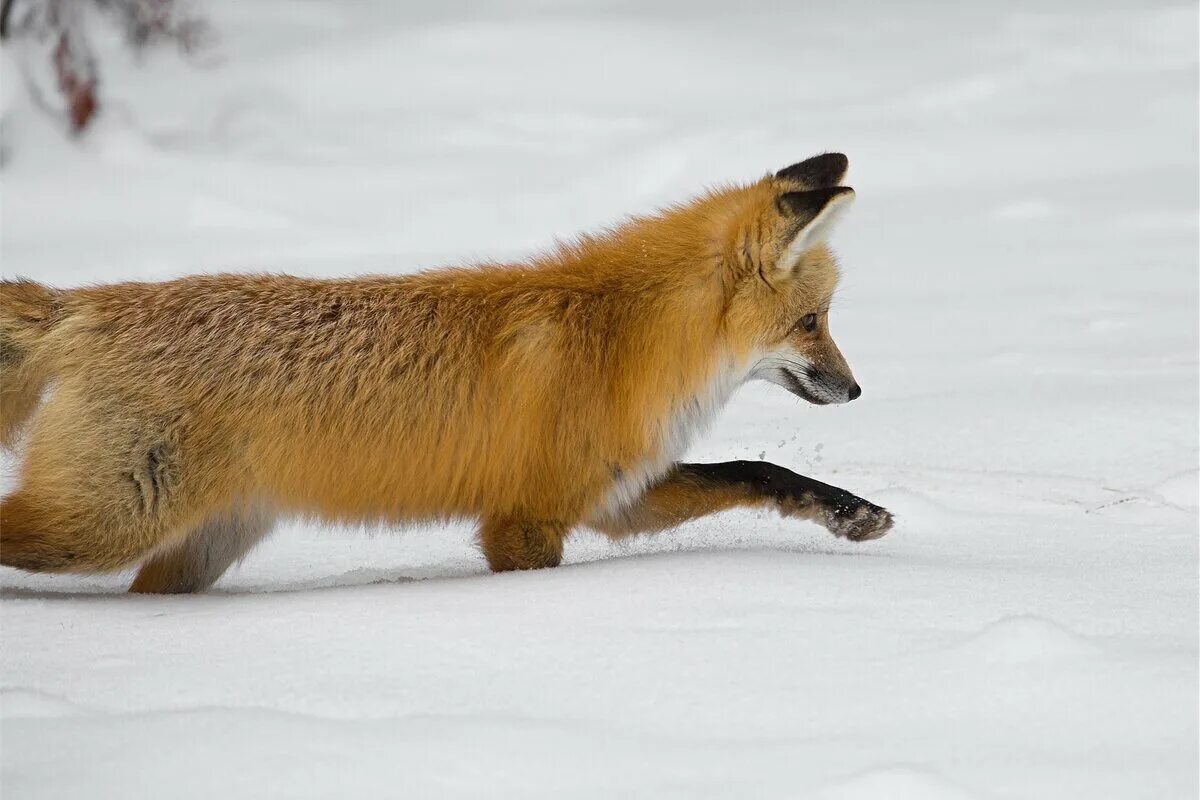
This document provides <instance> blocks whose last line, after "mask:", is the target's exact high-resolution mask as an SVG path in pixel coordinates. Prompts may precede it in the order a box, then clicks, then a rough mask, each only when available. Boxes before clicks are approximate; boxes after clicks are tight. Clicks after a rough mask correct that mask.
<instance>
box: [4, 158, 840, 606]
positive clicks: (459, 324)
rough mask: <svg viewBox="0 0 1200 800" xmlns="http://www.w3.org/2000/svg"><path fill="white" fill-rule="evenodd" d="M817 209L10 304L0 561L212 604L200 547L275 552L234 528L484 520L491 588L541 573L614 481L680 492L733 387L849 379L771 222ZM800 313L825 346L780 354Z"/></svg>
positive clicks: (689, 220)
mask: <svg viewBox="0 0 1200 800" xmlns="http://www.w3.org/2000/svg"><path fill="white" fill-rule="evenodd" d="M805 163H808V162H805ZM838 177H840V175H839V176H838ZM835 183H836V182H835ZM810 188H811V187H809V186H806V185H804V180H803V177H800V178H796V177H794V176H793V177H788V176H785V174H784V173H780V176H773V177H768V178H764V179H762V180H760V181H758V182H756V183H753V184H750V185H748V186H740V187H729V188H724V189H720V190H717V191H713V192H711V193H709V194H707V195H705V196H703V197H701V198H699V199H698V200H695V201H693V202H691V203H688V204H684V205H679V206H676V207H673V208H670V209H668V210H666V211H663V212H661V213H660V214H657V215H654V216H650V217H645V218H639V219H634V220H631V221H629V222H627V223H625V224H623V225H621V226H620V227H618V228H615V229H613V230H611V231H608V232H606V233H604V234H601V235H598V236H584V237H581V238H580V239H579V240H578V241H577V242H575V243H574V244H570V245H565V246H561V247H559V248H558V249H556V250H555V251H554V252H552V253H550V254H547V255H544V256H541V257H538V258H535V259H532V260H531V261H529V262H527V263H523V264H513V265H499V264H484V265H480V266H476V267H472V268H459V269H443V270H437V271H430V272H425V273H420V274H416V275H411V276H403V277H369V278H361V279H355V280H307V279H301V278H292V277H285V276H274V275H258V276H250V275H218V276H208V277H191V278H184V279H180V280H175V281H169V282H164V283H123V284H115V285H107V286H98V287H89V288H81V289H74V290H70V291H62V292H56V291H52V290H48V289H45V288H44V287H40V286H38V285H36V284H32V283H29V282H5V283H4V284H3V286H2V288H0V355H3V358H0V365H3V366H2V368H3V370H4V372H3V387H4V391H3V394H2V395H0V397H3V398H4V401H3V404H0V413H2V414H3V417H2V419H0V425H2V430H3V431H5V432H6V439H5V441H6V443H9V444H11V443H12V442H13V441H14V439H15V435H16V434H15V432H16V431H18V430H20V429H22V427H23V425H24V423H25V421H26V419H27V418H29V417H31V416H32V424H31V425H30V426H29V427H28V432H27V436H26V441H25V443H24V444H25V453H24V460H23V463H22V467H21V473H20V483H19V486H18V488H17V490H16V492H14V493H13V494H12V495H11V496H9V497H7V498H5V499H4V502H3V507H2V509H0V526H2V527H0V561H3V563H5V564H10V565H15V566H18V567H21V568H24V569H33V570H50V571H91V570H108V569H116V568H119V567H122V566H125V565H127V564H130V563H133V562H136V561H138V560H140V559H143V558H146V557H147V556H153V558H152V560H151V562H150V563H149V564H148V565H147V568H146V569H145V570H144V572H143V576H142V577H140V578H139V582H138V584H137V586H136V587H135V588H140V589H141V590H148V591H164V590H169V589H170V587H172V586H174V587H183V588H182V589H179V590H191V589H194V588H203V586H204V585H207V584H208V583H211V581H212V580H215V577H202V578H196V575H198V574H200V572H202V570H199V569H198V568H197V567H196V566H195V565H196V563H197V561H198V559H201V558H209V557H210V555H211V553H210V550H209V549H205V548H209V546H210V544H211V543H213V542H218V541H223V540H222V537H227V536H234V537H235V538H236V539H237V542H238V543H237V546H231V545H228V544H227V543H226V545H224V546H223V550H222V553H221V555H220V558H219V559H217V561H218V562H219V561H221V560H224V561H225V562H226V563H225V566H227V565H228V563H231V562H232V561H233V560H236V558H237V557H239V556H240V555H241V554H244V552H245V551H246V550H248V549H249V547H251V546H253V543H254V542H255V541H257V540H258V538H259V537H261V535H264V534H265V532H266V530H267V528H269V525H267V524H265V523H264V524H259V523H256V524H254V525H250V526H245V525H242V521H243V520H245V519H248V518H253V519H255V520H262V519H268V518H270V517H271V516H273V515H275V514H279V513H288V514H294V513H299V514H312V515H317V516H319V517H322V518H325V519H330V520H338V521H352V522H354V521H376V520H382V521H391V522H400V521H409V520H420V519H430V518H440V519H446V518H460V517H476V518H481V519H482V520H483V524H482V539H483V547H484V551H485V553H486V554H487V555H488V558H489V562H490V563H491V564H492V566H493V567H494V568H496V569H510V568H523V567H531V566H546V565H552V564H556V563H557V562H558V559H559V558H560V556H561V551H562V540H563V538H564V537H565V536H566V535H567V533H568V532H569V531H570V530H571V528H573V527H575V526H577V525H579V524H582V523H587V522H588V521H592V520H602V519H603V518H604V517H605V514H606V513H609V512H611V511H613V510H614V509H613V508H611V507H610V506H611V497H610V495H611V492H612V491H613V486H614V481H616V480H618V479H619V478H621V477H622V476H624V477H625V478H628V479H629V480H630V481H631V483H630V486H631V487H632V488H630V489H629V491H630V492H632V494H633V495H634V497H631V498H630V502H633V501H634V500H635V499H636V495H637V493H638V491H639V489H643V488H645V486H647V485H649V484H650V483H652V482H653V481H655V480H656V479H658V478H661V477H662V476H663V475H664V474H666V473H667V472H668V470H670V468H671V465H672V463H673V461H674V459H675V458H677V457H678V456H680V455H681V453H680V452H676V450H677V447H678V444H679V442H677V441H675V438H678V437H675V436H674V434H672V433H671V431H672V430H673V429H672V425H673V424H674V423H673V420H674V419H675V418H676V417H677V415H679V414H680V413H682V412H681V410H682V409H687V408H688V407H689V405H690V404H695V403H697V402H698V401H697V398H698V397H700V396H701V395H703V394H704V393H706V392H709V391H710V388H709V387H711V386H712V385H713V384H714V382H718V381H719V380H720V379H721V376H722V374H723V373H725V372H731V373H735V377H736V376H737V375H740V376H741V377H742V378H744V377H745V376H746V375H748V374H749V372H750V371H751V370H752V369H753V368H754V367H755V365H756V364H757V363H759V361H760V359H761V358H762V356H763V355H764V354H766V353H770V352H773V351H775V350H777V349H778V348H779V347H780V346H781V344H786V345H787V346H788V347H791V348H792V350H793V351H794V352H800V353H803V354H804V358H805V360H806V361H807V362H808V363H811V364H814V365H817V367H819V368H821V369H825V370H827V371H828V372H829V374H830V375H834V376H835V378H836V379H837V380H843V379H844V380H846V381H852V379H851V378H849V369H848V368H847V367H846V366H845V361H844V360H843V359H842V358H841V355H840V353H838V352H837V348H836V346H835V345H834V344H833V341H832V339H830V338H829V335H828V328H827V325H826V324H824V320H825V319H826V315H827V311H828V302H829V297H830V295H831V294H832V292H833V289H834V287H835V284H836V280H837V271H836V267H835V264H834V261H833V257H832V255H831V254H830V253H829V251H828V250H827V248H826V247H825V245H824V244H823V241H822V242H816V243H814V245H813V246H812V247H811V248H808V249H807V250H806V251H805V252H803V253H802V254H800V256H799V259H798V261H797V262H796V263H794V264H786V265H785V264H784V263H783V261H784V260H785V259H789V258H790V256H789V255H788V247H789V244H790V243H792V242H793V241H795V240H796V239H797V237H798V236H799V235H800V234H799V233H798V230H803V229H804V227H805V226H806V225H807V224H809V223H811V222H812V220H807V221H806V219H805V217H804V212H803V211H801V212H794V211H793V210H791V209H789V208H788V206H787V204H786V203H781V202H780V197H781V195H782V194H785V193H787V192H803V191H805V190H806V189H810ZM805 196H807V195H805ZM818 205H819V204H818ZM819 211H820V208H819V207H818V206H814V212H813V213H814V214H815V213H817V212H819ZM810 216H811V215H810ZM808 313H816V314H818V315H819V317H820V319H821V320H822V324H821V326H820V330H819V331H817V332H814V333H808V332H805V331H802V330H797V329H796V327H795V326H796V321H797V319H799V318H800V317H801V316H803V315H804V314H808ZM47 381H51V382H52V383H51V390H50V392H49V396H48V399H47V400H46V402H45V403H44V404H43V405H42V407H41V408H40V410H37V413H36V414H34V410H35V406H36V398H37V397H38V396H39V395H41V393H42V391H43V388H44V387H45V386H46V384H47ZM736 382H737V381H735V383H736ZM31 398H32V399H31ZM630 476H632V477H630ZM606 498H608V501H606ZM606 502H609V503H610V506H606ZM626 505H628V503H626ZM720 505H721V504H719V503H718V504H716V505H714V508H716V507H718V506H720ZM606 508H607V509H608V511H606ZM214 520H226V522H225V523H222V524H216V523H214ZM598 524H599V523H598ZM600 526H601V527H603V525H602V524H601V525H600ZM231 530H233V531H235V532H236V534H230V533H229V531H231ZM246 531H252V532H253V535H251V534H250V533H247V532H246ZM189 543H190V545H189ZM189 546H191V548H192V551H193V552H192V554H191V555H188V553H189V550H188V547H189ZM197 548H198V549H197ZM197 553H198V554H197ZM223 568H224V567H223V566H221V567H220V569H223ZM211 571H212V568H211V567H210V568H208V569H207V572H211ZM217 574H218V575H219V571H218V572H217Z"/></svg>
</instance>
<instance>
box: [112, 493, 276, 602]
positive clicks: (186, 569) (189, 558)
mask: <svg viewBox="0 0 1200 800" xmlns="http://www.w3.org/2000/svg"><path fill="white" fill-rule="evenodd" d="M273 525H274V519H273V518H272V516H271V515H270V514H268V513H266V512H264V511H262V510H259V509H239V510H236V511H227V512H225V513H222V514H217V515H214V516H213V517H211V518H209V519H208V520H207V521H205V522H204V523H203V524H201V525H200V527H198V528H197V529H196V530H194V531H192V532H191V533H190V534H188V535H187V537H185V538H184V539H183V540H182V541H179V542H175V543H172V544H169V545H167V546H166V547H164V548H162V549H160V550H159V551H157V552H155V553H154V555H152V556H151V557H150V559H149V560H148V561H146V563H145V564H143V565H142V568H141V570H140V571H139V572H138V574H137V578H135V579H134V581H133V585H131V586H130V587H129V591H131V592H137V593H144V594H184V593H189V592H202V591H204V590H205V589H207V588H208V587H210V586H212V585H213V584H214V583H216V581H217V579H218V578H220V577H221V575H222V574H224V572H225V570H227V569H228V568H229V567H230V566H231V565H232V564H233V563H234V562H236V561H238V560H240V559H241V558H242V557H243V556H245V555H246V553H248V552H250V550H251V549H252V548H253V547H254V546H255V545H256V544H258V543H259V542H260V541H262V540H263V538H265V537H266V536H267V534H269V533H270V532H271V528H272V527H273Z"/></svg>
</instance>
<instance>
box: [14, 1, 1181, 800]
mask: <svg viewBox="0 0 1200 800" xmlns="http://www.w3.org/2000/svg"><path fill="white" fill-rule="evenodd" d="M778 5H784V4H778ZM786 6H787V7H786V9H781V8H776V7H773V5H767V4H761V5H759V4H747V3H736V4H731V3H704V2H682V0H679V1H677V2H669V3H654V4H648V3H628V2H587V3H583V2H577V3H556V4H550V3H543V2H537V1H536V0H529V2H524V3H519V4H505V5H504V6H501V5H499V4H495V3H487V4H484V3H473V2H467V1H465V0H456V1H455V2H448V3H440V4H430V5H429V6H428V7H414V8H407V7H401V5H400V4H398V3H394V2H391V0H374V1H373V2H350V0H342V1H341V2H335V1H334V0H323V1H322V2H316V1H315V0H309V1H307V2H298V1H297V0H291V1H289V2H284V1H283V0H272V1H271V2H246V1H245V0H243V1H242V2H237V0H222V2H219V3H216V2H214V3H212V4H211V8H212V11H211V14H212V19H213V21H214V23H215V24H216V27H217V29H218V30H219V32H220V33H221V35H222V37H223V38H222V42H221V45H220V48H219V50H218V52H216V53H214V54H211V55H210V56H208V57H207V58H206V59H205V60H204V63H203V64H202V65H201V67H200V68H199V69H197V68H195V67H193V66H188V65H186V64H184V63H182V62H180V61H179V59H177V58H176V57H175V56H174V55H171V54H169V53H168V54H156V55H153V56H151V58H150V59H149V60H148V63H147V64H145V65H143V66H140V67H139V66H138V65H136V64H132V63H129V62H128V61H127V60H126V59H124V57H123V56H121V55H120V53H119V49H118V48H117V45H116V43H115V42H114V41H108V40H106V41H105V42H104V43H103V50H104V53H105V56H104V59H105V60H104V62H103V64H102V66H103V68H104V70H105V71H104V79H105V84H104V92H105V96H106V98H107V101H108V105H107V109H106V114H105V116H104V117H103V118H102V120H101V121H100V124H99V125H98V127H97V128H96V129H95V130H94V131H93V133H92V135H91V136H90V137H89V138H88V139H87V140H86V141H85V142H83V143H82V144H81V145H80V146H78V147H77V146H75V145H71V144H67V143H66V142H64V141H63V139H62V137H61V136H59V135H58V133H57V132H56V131H55V130H54V129H53V128H52V127H51V126H50V125H49V124H48V123H47V122H46V121H45V120H44V119H42V118H41V117H39V116H38V115H37V114H35V113H33V112H32V111H31V110H30V109H29V107H28V101H26V100H23V99H22V98H21V97H19V91H17V89H19V86H16V87H15V88H14V84H15V80H14V76H13V71H12V66H11V61H6V63H5V74H4V84H5V87H4V94H5V97H6V99H5V103H6V104H9V105H11V107H12V115H11V119H10V120H9V121H8V122H7V123H6V126H7V129H6V134H5V135H6V136H8V137H9V139H10V145H11V149H10V152H9V157H10V161H9V162H8V163H7V164H6V166H5V167H4V169H3V171H0V185H2V187H3V200H4V206H3V230H2V232H3V239H2V246H3V253H2V254H3V271H4V273H5V274H6V275H16V274H20V275H26V276H30V277H34V278H37V279H41V280H45V281H49V282H52V283H55V284H58V285H63V286H69V285H74V284H78V283H83V282H90V281H97V280H116V279H129V278H162V277H167V276H173V275H180V274H185V273H189V272H197V271H216V270H231V269H233V270H254V269H269V270H274V271H287V272H293V273H300V274H310V275H347V274H355V273H362V272H371V271H390V272H407V271H411V270H416V269H419V268H422V267H427V266H433V265H438V264H448V263H461V262H463V261H465V260H470V259H473V258H481V257H488V258H500V257H516V256H520V255H521V254H526V253H529V252H532V251H534V250H536V249H538V248H540V247H544V246H545V245H547V244H548V243H549V242H550V241H551V239H552V238H553V237H565V236H570V235H571V234H572V233H574V232H577V231H580V230H588V229H595V228H597V227H599V226H601V225H604V224H606V223H609V222H611V221H613V220H616V219H618V218H620V217H621V216H622V215H623V214H626V213H630V212H635V211H646V210H650V209H653V208H654V207H656V206H658V205H661V204H663V203H667V202H671V201H674V200H677V199H680V198H683V197H686V196H689V195H691V194H693V193H696V192H698V191H699V190H700V189H701V188H702V187H704V186H706V185H709V184H712V183H716V182H720V181H726V180H738V179H753V178H756V177H758V176H759V175H761V174H763V173H765V172H766V171H768V170H773V169H777V168H779V167H782V166H785V165H787V164H789V163H791V162H793V161H796V160H799V159H801V158H804V157H806V156H808V155H812V154H814V153H817V152H821V151H823V150H841V151H844V152H846V153H848V154H849V155H850V156H851V162H852V172H851V178H852V180H851V181H850V182H851V183H852V185H854V186H855V188H856V189H857V191H858V198H859V200H858V203H857V204H856V207H855V209H854V211H853V213H852V214H851V215H850V216H849V218H848V219H847V221H846V223H845V224H844V225H843V226H842V228H841V229H840V230H839V232H838V235H837V237H836V245H837V246H838V249H839V250H840V252H841V255H842V257H843V261H844V265H845V273H846V275H845V282H844V286H843V289H842V292H841V294H840V297H839V300H838V303H837V305H836V308H835V311H834V317H833V319H834V326H835V327H834V330H835V333H836V335H837V337H838V340H839V343H840V344H841V346H842V349H843V350H844V351H845V353H846V354H847V356H848V358H849V360H850V363H851V364H852V366H853V367H854V368H855V371H856V374H857V376H858V378H859V381H860V383H861V384H862V385H863V387H864V394H863V397H862V399H861V400H858V401H857V402H854V403H852V404H849V405H847V406H842V407H836V408H815V407H810V406H806V405H804V404H802V403H801V402H800V401H798V400H796V399H795V398H793V397H792V396H790V395H788V394H786V393H784V392H782V391H781V390H778V389H776V388H774V387H771V386H767V385H753V386H748V387H746V388H744V389H742V390H741V391H740V392H739V393H738V394H737V395H736V396H735V398H734V400H733V402H732V403H731V404H730V405H729V407H728V408H727V410H726V412H725V413H724V414H723V415H722V416H721V418H720V419H719V421H718V422H717V424H716V426H715V427H714V429H713V430H712V431H711V433H710V435H708V436H707V437H706V438H704V439H703V440H702V441H700V442H699V443H698V444H697V445H696V447H695V448H694V451H693V452H692V453H691V457H692V459H693V460H725V459H728V458H734V457H743V458H745V457H749V458H758V457H764V458H768V459H771V460H775V461H778V462H780V463H782V464H785V465H787V466H789V467H792V468H795V469H798V470H800V471H802V472H805V473H806V474H810V475H813V476H814V477H817V478H819V479H821V480H825V481H830V482H833V483H836V484H838V485H842V486H845V487H846V488H848V489H850V490H852V491H855V492H858V493H861V494H863V495H864V496H866V497H868V498H870V499H872V500H875V501H877V502H880V503H882V504H885V505H887V506H888V507H889V508H891V509H892V510H893V511H894V512H896V513H897V515H898V517H899V523H898V525H897V528H896V530H895V531H894V532H893V533H892V534H891V535H889V536H888V537H886V538H885V539H883V540H880V541H878V542H872V543H868V544H864V545H855V544H852V543H847V542H843V541H839V540H835V539H833V538H832V537H830V536H828V535H827V534H825V533H824V532H823V531H822V530H820V529H818V528H816V527H815V526H812V525H808V524H803V523H797V522H795V521H790V522H784V521H780V520H778V519H776V518H774V517H772V516H769V515H758V514H751V513H731V514H727V515H724V516H721V517H718V518H713V519H708V520H703V521H699V522H696V523H694V524H691V525H688V526H687V527H686V528H684V529H682V530H679V531H678V532H673V533H669V534H663V535H659V536H655V537H648V538H644V539H639V540H636V541H634V542H631V543H629V544H627V545H624V546H614V545H610V544H609V543H607V542H606V541H604V540H602V539H599V538H597V537H593V536H591V535H579V536H577V537H576V538H575V539H573V540H572V541H571V542H570V544H569V545H568V548H567V554H566V565H565V566H563V567H561V568H559V569H556V570H548V571H542V572H537V573H529V574H507V575H500V576H491V575H488V574H487V573H486V570H485V568H484V563H483V560H482V557H481V556H480V554H479V552H478V551H477V549H475V548H474V546H473V544H472V533H471V531H470V529H469V528H468V527H466V526H447V527H436V528H418V529H413V530H407V531H403V532H390V531H389V532H378V531H376V532H362V531H349V530H341V529H331V528H328V527H324V526H321V525H317V524H310V523H301V522H296V523H293V524H290V525H287V526H285V527H284V528H283V529H281V530H280V531H279V533H278V534H277V535H276V536H275V537H274V538H273V539H272V540H270V541H269V542H268V543H266V544H265V545H264V546H262V547H261V548H260V549H258V550H257V551H255V552H254V553H253V554H251V556H250V557H249V558H248V559H247V560H246V561H245V562H244V563H243V564H242V565H241V566H240V567H238V568H236V569H235V570H233V571H231V572H230V573H229V574H228V575H227V576H226V577H225V578H224V579H222V581H221V582H220V583H219V584H218V586H217V588H216V589H215V590H214V591H213V592H211V593H209V594H207V595H203V596H193V597H169V598H164V597H130V596H125V595H123V594H120V592H121V590H122V589H123V587H124V586H125V585H126V583H127V581H128V579H129V576H128V575H123V576H102V577H88V578H69V577H35V576H28V575H24V574H20V573H17V572H14V571H11V570H5V571H4V572H3V573H2V574H0V581H2V584H3V590H2V602H0V609H2V616H0V623H2V653H0V683H2V694H0V717H2V718H0V734H2V741H0V747H2V754H0V766H2V769H3V772H2V787H3V794H4V797H5V798H6V800H8V798H18V797H20V798H28V797H45V798H68V797H89V798H97V797H145V796H154V797H173V798H187V797H229V798H232V797H247V798H258V797H271V796H277V797H331V796H348V797H368V796H377V797H423V796H441V797H480V796H488V797H536V796H550V795H555V796H570V797H612V796H621V797H638V796H640V797H654V798H661V797H673V796H678V797H689V798H690V797H793V798H794V797H804V798H810V797H811V798H826V799H827V800H829V799H836V800H858V799H859V798H871V799H872V800H876V799H878V798H885V799H886V798H919V799H920V800H939V799H940V798H1089V800H1090V799H1091V798H1183V797H1195V796H1197V793H1198V786H1197V753H1198V742H1197V703H1198V697H1197V687H1198V675H1197V656H1198V650H1197V629H1198V620H1197V615H1198V610H1197V609H1198V598H1197V485H1198V472H1197V459H1198V449H1197V439H1198V431H1197V402H1198V374H1197V372H1198V370H1197V353H1198V338H1197V280H1198V279H1197V205H1198V204H1197V88H1198V87H1197V9H1196V7H1195V5H1194V4H1190V5H1189V4H1181V5H1177V6H1170V5H1163V4H1160V3H1158V2H1153V1H1151V2H1145V3H1136V4H1135V3H1125V4H1122V3H1113V2H1108V1H1107V0H1101V2H1083V0H1076V2H1066V1H1065V0H1052V1H1051V2H1047V3H1037V4H1033V3H1012V4H1007V5H1006V4H1001V3H986V4H984V3H959V4H953V5H952V4H938V5H934V4H931V3H921V2H917V3H912V2H908V3H903V4H882V3H866V2H861V0H849V1H848V2H840V3H792V4H786ZM5 56H6V58H10V57H11V52H10V53H6V54H5ZM15 95H16V97H15V99H14V96H15ZM13 464H14V462H13V460H12V459H8V460H7V461H5V472H6V474H7V476H8V477H7V478H6V480H7V482H8V483H7V484H6V485H8V486H10V487H11V481H12V471H13Z"/></svg>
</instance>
